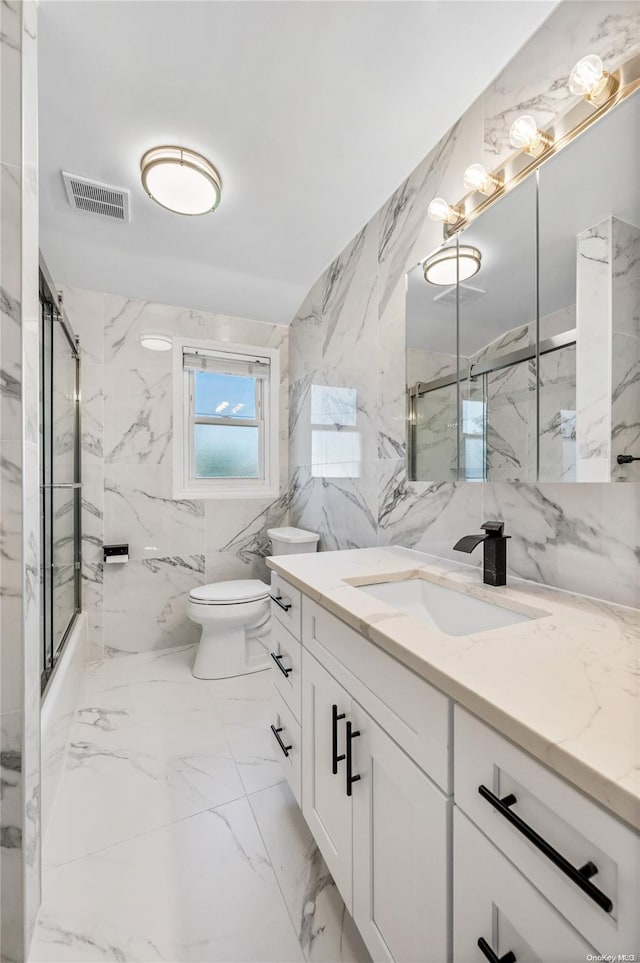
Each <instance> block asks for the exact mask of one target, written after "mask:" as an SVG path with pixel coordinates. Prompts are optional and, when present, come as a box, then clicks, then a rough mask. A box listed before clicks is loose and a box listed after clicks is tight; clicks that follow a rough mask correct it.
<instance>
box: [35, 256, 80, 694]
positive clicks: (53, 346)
mask: <svg viewBox="0 0 640 963" xmlns="http://www.w3.org/2000/svg"><path fill="white" fill-rule="evenodd" d="M40 308H41V342H40V345H41V347H40V361H41V479H42V489H41V491H42V497H41V509H42V512H41V517H42V613H43V615H42V687H43V688H44V686H45V685H46V683H47V681H48V679H49V677H50V675H51V673H52V671H53V668H54V666H55V664H56V661H57V659H58V656H59V654H60V652H61V650H62V647H63V645H64V643H65V640H66V638H67V636H68V634H69V631H70V629H71V626H72V624H73V622H74V619H75V617H76V614H77V613H78V612H79V611H80V602H81V600H80V494H81V488H80V446H79V428H80V424H79V356H78V349H77V345H76V340H75V337H74V335H73V332H72V331H71V328H70V327H69V325H68V323H67V321H66V319H65V318H64V316H63V314H62V312H61V311H60V309H59V306H58V304H57V301H56V299H55V297H54V295H53V292H52V290H51V286H50V285H49V284H48V282H47V279H46V278H45V277H44V275H41V298H40Z"/></svg>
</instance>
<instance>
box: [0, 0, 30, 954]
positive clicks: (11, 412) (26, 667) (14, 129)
mask: <svg viewBox="0 0 640 963" xmlns="http://www.w3.org/2000/svg"><path fill="white" fill-rule="evenodd" d="M36 44H37V38H36V6H35V3H31V2H25V3H20V2H11V0H9V2H5V3H3V4H2V5H1V7H0V89H1V90H2V124H1V125H0V234H1V236H2V244H1V245H0V321H1V327H0V446H1V449H2V451H1V456H0V506H1V509H0V538H1V541H2V552H1V553H0V586H1V593H0V594H1V598H0V606H1V607H0V677H1V680H2V682H1V689H0V767H1V773H0V778H1V782H2V793H1V794H0V889H1V891H2V897H3V898H2V901H1V903H0V955H1V956H2V958H3V960H4V959H7V960H22V959H24V957H25V955H26V950H27V947H28V945H29V941H30V939H31V933H32V930H33V926H34V922H35V916H36V913H37V910H38V906H39V902H40V711H39V710H40V643H39V636H40V612H39V574H40V572H39V567H40V562H39V524H40V523H39V519H40V511H39V491H40V488H39V481H40V479H39V464H38V459H39V407H38V391H39V379H38V323H39V304H38V180H37V162H38V141H37V48H36Z"/></svg>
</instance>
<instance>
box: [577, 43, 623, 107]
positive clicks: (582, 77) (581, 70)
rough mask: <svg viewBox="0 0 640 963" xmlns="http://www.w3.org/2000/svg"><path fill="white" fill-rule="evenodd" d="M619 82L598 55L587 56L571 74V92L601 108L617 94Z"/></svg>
mask: <svg viewBox="0 0 640 963" xmlns="http://www.w3.org/2000/svg"><path fill="white" fill-rule="evenodd" d="M617 87H618V81H617V80H616V78H615V77H612V76H611V74H609V73H607V71H606V70H605V69H604V67H603V65H602V60H601V59H600V57H599V56H598V55H597V54H587V56H586V57H583V58H582V60H579V61H578V63H577V64H576V65H575V66H574V68H573V70H572V71H571V73H570V74H569V90H570V91H571V93H572V94H575V95H576V97H584V99H585V100H587V101H588V102H589V103H590V104H593V105H594V107H601V106H602V105H603V104H605V103H606V102H607V101H608V100H609V98H610V97H611V96H612V95H613V94H614V93H615V92H616V90H617Z"/></svg>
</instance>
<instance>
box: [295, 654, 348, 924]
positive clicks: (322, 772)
mask: <svg viewBox="0 0 640 963" xmlns="http://www.w3.org/2000/svg"><path fill="white" fill-rule="evenodd" d="M302 678H303V683H302V707H303V709H302V738H303V742H302V755H303V759H304V769H303V776H302V812H303V815H304V817H305V819H306V820H307V823H308V824H309V828H310V829H311V832H312V833H313V835H314V837H315V840H316V842H317V844H318V847H319V849H320V852H321V853H322V855H323V856H324V858H325V862H326V864H327V866H328V867H329V869H330V871H331V875H332V876H333V878H334V880H335V882H336V886H337V887H338V889H339V890H340V895H341V896H342V899H343V900H344V902H345V905H346V907H347V909H348V910H349V912H350V913H351V914H352V915H353V895H352V894H353V879H352V866H353V837H352V812H351V810H352V806H351V799H350V798H349V796H347V794H346V792H345V783H344V778H345V777H344V772H345V767H344V763H345V734H346V729H345V725H344V721H345V719H346V718H347V716H348V717H349V718H352V715H351V712H352V709H351V696H350V695H349V693H348V692H347V691H346V690H345V689H343V687H342V686H341V685H339V683H338V682H336V680H335V679H334V678H333V676H331V675H329V673H328V672H327V671H326V669H324V668H323V667H322V666H321V665H320V663H319V662H316V660H315V659H314V658H313V656H312V655H309V653H308V652H307V651H304V652H303V653H302Z"/></svg>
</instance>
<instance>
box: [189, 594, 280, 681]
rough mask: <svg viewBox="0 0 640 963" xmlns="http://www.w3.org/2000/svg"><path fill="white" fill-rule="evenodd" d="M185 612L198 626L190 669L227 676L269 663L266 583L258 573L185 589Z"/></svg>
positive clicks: (197, 674)
mask: <svg viewBox="0 0 640 963" xmlns="http://www.w3.org/2000/svg"><path fill="white" fill-rule="evenodd" d="M187 615H188V617H189V618H190V619H191V621H192V622H195V623H196V624H197V625H201V626H202V636H201V638H200V644H199V646H198V651H197V652H196V658H195V662H194V664H193V669H192V672H193V674H194V676H195V677H196V678H197V679H228V678H229V677H230V676H235V675H244V674H245V673H247V672H260V671H261V670H262V669H266V668H268V666H269V640H270V635H271V631H270V620H271V609H270V601H269V586H268V585H267V584H266V583H265V582H261V581H259V580H258V579H239V580H236V581H233V582H213V583H212V584H211V585H203V586H199V587H198V588H195V589H193V590H192V591H191V593H190V594H189V601H188V602H187Z"/></svg>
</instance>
